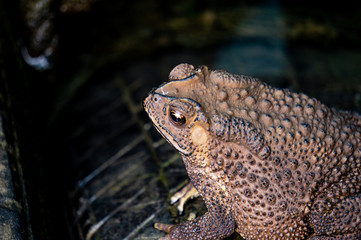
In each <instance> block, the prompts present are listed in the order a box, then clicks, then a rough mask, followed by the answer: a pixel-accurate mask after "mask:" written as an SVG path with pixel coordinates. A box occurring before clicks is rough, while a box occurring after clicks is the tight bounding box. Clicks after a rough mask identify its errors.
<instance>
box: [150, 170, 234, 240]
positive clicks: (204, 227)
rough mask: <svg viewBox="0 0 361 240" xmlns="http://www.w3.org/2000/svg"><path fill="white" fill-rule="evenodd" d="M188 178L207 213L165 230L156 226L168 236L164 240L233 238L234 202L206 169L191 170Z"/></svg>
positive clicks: (158, 225)
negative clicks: (204, 205) (203, 202)
mask: <svg viewBox="0 0 361 240" xmlns="http://www.w3.org/2000/svg"><path fill="white" fill-rule="evenodd" d="M187 170H188V175H189V177H190V179H191V181H192V183H193V185H194V186H195V188H196V189H197V190H198V192H199V193H200V194H201V196H202V198H203V200H204V201H205V203H206V206H207V209H208V212H207V213H206V214H204V215H203V216H200V217H198V218H196V219H194V220H192V221H187V222H184V223H181V224H178V225H175V226H171V227H166V225H163V224H157V228H158V229H161V230H164V231H166V232H169V233H168V234H167V235H166V236H165V237H163V238H161V239H162V240H168V239H194V240H196V239H222V238H224V237H227V236H229V235H231V234H232V233H233V232H234V229H235V220H234V218H233V215H232V210H231V206H232V202H231V197H230V196H229V194H228V192H227V190H226V189H225V186H224V185H223V184H222V183H221V182H220V181H219V180H220V179H215V178H213V177H212V176H210V175H209V174H205V173H204V171H203V170H204V169H196V170H191V169H190V168H187Z"/></svg>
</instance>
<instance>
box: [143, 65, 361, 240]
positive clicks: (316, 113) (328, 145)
mask: <svg viewBox="0 0 361 240" xmlns="http://www.w3.org/2000/svg"><path fill="white" fill-rule="evenodd" d="M169 80H170V81H169V82H167V83H164V84H162V85H161V86H160V87H158V88H157V89H155V90H153V91H151V92H150V94H149V96H148V97H147V98H146V99H145V101H144V107H145V109H146V111H147V113H148V115H149V117H150V118H151V120H152V121H153V124H154V126H155V127H156V128H157V130H158V131H159V132H160V133H161V134H162V135H163V137H164V138H165V139H166V140H167V141H168V142H169V143H170V144H172V145H173V146H174V147H175V148H176V149H177V150H178V151H179V152H180V154H181V155H182V158H183V161H184V164H185V166H186V169H187V173H188V176H189V178H190V180H191V182H192V184H193V185H194V187H195V188H196V189H197V191H198V193H199V194H200V195H201V197H202V198H203V200H204V201H205V204H206V206H207V209H208V212H207V213H206V214H204V215H203V216H199V217H197V218H196V219H194V220H191V221H187V222H184V223H181V224H178V225H174V226H172V227H165V225H162V224H159V225H158V228H160V229H163V230H166V231H167V232H168V234H167V235H166V236H165V237H164V238H163V239H222V238H224V237H226V236H229V235H230V234H232V233H233V232H234V231H237V232H238V233H239V234H240V235H241V236H242V237H244V238H245V239H247V240H253V239H313V240H321V239H322V240H323V239H361V189H360V187H361V143H360V141H361V118H360V115H358V114H356V113H351V112H346V111H337V110H335V109H333V108H329V107H327V106H325V105H324V104H322V103H320V102H319V101H318V100H316V99H314V98H310V97H308V96H306V95H304V94H298V93H293V92H291V91H289V90H286V89H276V88H272V87H271V86H269V85H267V84H265V83H263V82H261V81H259V80H258V79H255V78H252V77H246V76H239V75H235V74H230V73H228V72H226V71H222V70H215V71H210V70H209V69H208V68H207V67H205V66H202V67H199V68H197V69H195V68H194V67H193V66H192V65H189V64H180V65H178V66H177V67H175V68H174V69H173V70H172V71H171V73H170V75H169Z"/></svg>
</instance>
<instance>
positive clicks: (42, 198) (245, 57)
mask: <svg viewBox="0 0 361 240" xmlns="http://www.w3.org/2000/svg"><path fill="white" fill-rule="evenodd" d="M351 2H354V1H343V2H340V1H337V3H336V2H335V3H333V2H332V3H330V2H329V1H308V0H306V1H281V0H280V1H276V0H274V1H266V0H264V1H242V0H239V1H236V0H225V1H214V0H208V1H204V0H199V1H194V0H184V1H164V0H138V1H123V0H58V1H57V0H14V1H6V0H0V73H1V75H0V107H1V118H2V125H3V131H4V133H5V137H6V145H4V146H2V147H4V148H5V149H6V151H7V154H8V156H9V162H10V170H11V173H12V178H13V179H12V182H13V185H14V199H15V201H16V203H17V204H16V206H17V209H18V210H17V211H16V212H17V213H18V218H17V221H18V223H17V224H16V227H15V228H14V229H13V230H14V231H15V232H16V236H18V237H19V239H21V238H22V239H45V240H46V239H74V240H78V239H81V240H83V239H157V238H159V237H160V236H163V233H160V232H158V231H157V230H155V229H153V224H154V222H163V223H178V222H180V221H184V220H185V219H187V218H189V217H192V216H195V215H200V214H203V213H204V212H205V210H206V209H205V207H204V205H203V202H202V201H201V199H196V200H193V201H191V202H189V203H188V204H187V205H186V207H185V212H184V214H183V215H178V214H177V210H176V206H171V205H169V197H170V196H171V194H172V193H174V192H175V191H177V190H179V189H180V188H181V187H182V186H184V185H185V184H186V183H187V179H188V178H187V175H186V172H185V168H184V166H183V163H182V161H181V158H180V156H179V155H178V154H177V153H176V151H175V150H174V149H173V148H172V147H171V146H169V144H167V143H166V142H165V141H164V140H163V139H162V138H161V136H160V135H159V134H158V133H157V132H156V131H155V130H154V128H153V127H152V126H151V123H150V120H149V119H148V118H147V116H146V115H145V113H144V110H143V106H142V100H143V99H144V98H145V97H146V95H147V94H148V92H149V91H150V90H151V89H152V88H153V87H156V86H158V85H159V84H161V83H162V82H164V81H167V76H168V73H169V72H170V70H171V69H172V68H173V67H174V66H176V65H177V64H179V63H184V62H186V63H190V64H193V65H195V66H199V65H207V66H209V67H210V68H211V69H225V70H227V71H229V72H232V73H238V74H243V75H251V76H254V77H258V78H260V79H262V80H263V81H265V82H267V83H269V84H271V85H272V86H275V87H280V88H289V89H291V90H292V91H297V92H304V93H306V94H308V95H310V96H312V97H316V98H317V99H319V100H321V101H322V102H323V103H325V104H327V105H328V106H332V107H335V108H338V109H345V110H351V111H359V112H360V110H361V66H360V63H361V44H360V39H361V38H360V37H361V7H360V5H355V4H354V3H353V4H351ZM1 136H2V135H1ZM3 206H5V207H6V206H8V205H7V203H5V204H4V205H3ZM0 221H5V220H4V219H1V218H0ZM8 239H12V238H8ZM229 239H240V237H239V236H238V235H237V234H233V235H232V236H231V237H230V238H229Z"/></svg>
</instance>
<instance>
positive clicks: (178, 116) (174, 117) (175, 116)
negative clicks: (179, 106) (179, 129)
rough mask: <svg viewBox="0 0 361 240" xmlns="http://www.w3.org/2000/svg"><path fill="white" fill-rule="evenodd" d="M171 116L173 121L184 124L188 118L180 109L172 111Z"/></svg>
mask: <svg viewBox="0 0 361 240" xmlns="http://www.w3.org/2000/svg"><path fill="white" fill-rule="evenodd" d="M170 117H171V118H172V121H173V122H174V123H175V124H177V125H183V124H184V123H185V122H186V118H185V117H184V116H183V115H182V114H180V113H179V112H178V111H174V110H173V111H170Z"/></svg>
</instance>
